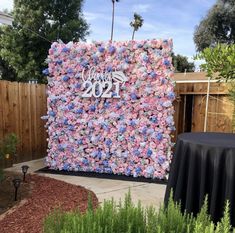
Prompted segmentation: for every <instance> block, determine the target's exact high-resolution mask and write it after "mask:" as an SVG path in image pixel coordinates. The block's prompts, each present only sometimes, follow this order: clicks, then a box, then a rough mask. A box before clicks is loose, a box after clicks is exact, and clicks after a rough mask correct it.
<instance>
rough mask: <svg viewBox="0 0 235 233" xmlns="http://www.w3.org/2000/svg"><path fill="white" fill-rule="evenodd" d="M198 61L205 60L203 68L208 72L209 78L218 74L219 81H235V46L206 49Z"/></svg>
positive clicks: (225, 45) (222, 45)
mask: <svg viewBox="0 0 235 233" xmlns="http://www.w3.org/2000/svg"><path fill="white" fill-rule="evenodd" d="M196 59H203V60H205V63H204V64H202V65H201V68H202V69H203V70H204V71H206V72H207V75H208V77H212V75H213V74H217V75H218V78H219V79H222V80H225V81H228V80H232V79H234V80H235V69H234V64H235V44H230V45H227V44H217V45H216V46H215V47H214V48H206V49H204V50H203V51H202V52H200V53H199V54H198V55H197V56H196Z"/></svg>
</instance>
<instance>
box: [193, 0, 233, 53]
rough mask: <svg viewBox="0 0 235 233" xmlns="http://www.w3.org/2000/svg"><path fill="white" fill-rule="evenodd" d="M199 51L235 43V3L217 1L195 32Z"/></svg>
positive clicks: (225, 0)
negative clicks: (218, 44) (221, 44)
mask: <svg viewBox="0 0 235 233" xmlns="http://www.w3.org/2000/svg"><path fill="white" fill-rule="evenodd" d="M194 42H195V44H196V47H197V50H198V51H202V50H203V49H205V48H207V47H211V46H212V47H213V46H214V45H216V44H217V43H235V1H234V0H217V1H216V3H215V5H214V6H213V7H212V8H211V9H210V10H209V12H208V13H207V15H206V17H205V18H204V19H202V21H201V22H200V24H199V25H198V26H197V27H196V29H195V32H194Z"/></svg>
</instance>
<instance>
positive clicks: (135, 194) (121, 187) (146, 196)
mask: <svg viewBox="0 0 235 233" xmlns="http://www.w3.org/2000/svg"><path fill="white" fill-rule="evenodd" d="M23 164H27V165H28V166H29V167H30V169H29V172H31V173H33V172H34V171H36V170H38V169H40V168H43V167H45V165H44V160H43V159H39V160H33V161H29V162H25V163H19V164H15V165H13V167H11V168H7V169H5V170H6V171H15V172H21V166H22V165H23ZM37 174H39V175H42V176H48V177H52V178H54V179H58V180H63V181H65V182H68V183H71V184H75V185H81V186H83V187H85V188H87V189H89V190H92V191H93V192H94V193H95V194H96V196H97V197H98V199H99V201H100V202H103V200H104V199H111V198H114V200H116V201H119V200H120V198H121V199H122V200H123V199H124V197H125V194H126V193H127V192H128V190H129V189H130V190H131V196H132V200H133V202H134V203H136V204H137V203H138V200H140V201H141V203H142V204H143V205H144V206H149V205H153V206H155V207H157V208H158V207H159V206H160V205H161V204H162V203H163V199H164V194H165V188H166V185H163V184H153V183H142V182H133V181H122V180H109V179H100V178H91V177H79V176H65V175H54V174H46V173H37Z"/></svg>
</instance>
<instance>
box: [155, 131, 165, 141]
mask: <svg viewBox="0 0 235 233" xmlns="http://www.w3.org/2000/svg"><path fill="white" fill-rule="evenodd" d="M156 138H157V140H158V141H161V140H162V139H163V135H162V133H157V137H156Z"/></svg>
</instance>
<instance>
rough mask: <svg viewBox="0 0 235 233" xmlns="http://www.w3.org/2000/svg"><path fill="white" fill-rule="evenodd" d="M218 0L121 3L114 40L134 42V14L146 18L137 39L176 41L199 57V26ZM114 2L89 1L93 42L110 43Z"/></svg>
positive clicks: (181, 50)
mask: <svg viewBox="0 0 235 233" xmlns="http://www.w3.org/2000/svg"><path fill="white" fill-rule="evenodd" d="M12 2H13V0H1V1H0V9H4V8H8V9H12V5H13V3H12ZM215 2H216V0H188V1H183V0H145V1H143V0H120V2H119V3H117V4H116V14H115V15H116V17H115V30H114V40H129V39H131V34H132V29H131V28H130V25H129V23H130V21H131V20H132V18H133V13H134V12H136V13H139V14H140V15H141V16H142V17H143V18H144V25H143V27H142V28H141V29H140V30H139V31H138V32H137V33H136V39H137V40H141V39H151V38H163V39H167V38H173V41H174V51H175V53H177V54H182V55H185V56H188V57H191V56H193V55H194V54H195V46H194V42H193V32H194V28H195V26H196V25H197V24H198V23H199V22H200V20H201V18H202V17H203V16H205V15H206V12H207V11H208V10H209V9H210V8H211V6H212V5H213V4H214V3H215ZM111 11H112V3H111V0H85V1H84V7H83V13H84V16H85V18H86V20H87V22H88V23H89V24H90V31H91V34H90V36H89V37H88V38H87V39H88V40H89V41H91V40H109V38H110V29H111Z"/></svg>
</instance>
